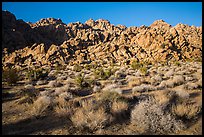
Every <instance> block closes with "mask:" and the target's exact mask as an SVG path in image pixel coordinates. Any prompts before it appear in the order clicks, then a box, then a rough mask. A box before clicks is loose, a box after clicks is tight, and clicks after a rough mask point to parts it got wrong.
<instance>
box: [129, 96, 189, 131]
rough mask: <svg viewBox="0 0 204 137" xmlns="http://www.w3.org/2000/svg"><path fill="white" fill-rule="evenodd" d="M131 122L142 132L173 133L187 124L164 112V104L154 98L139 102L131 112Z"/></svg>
mask: <svg viewBox="0 0 204 137" xmlns="http://www.w3.org/2000/svg"><path fill="white" fill-rule="evenodd" d="M131 124H133V125H135V130H137V131H138V132H139V133H140V134H171V133H174V132H177V131H179V130H182V129H183V128H184V127H185V126H184V125H183V124H182V122H181V121H177V120H176V119H175V118H174V117H173V116H172V115H170V114H169V113H164V111H163V109H162V106H161V105H160V104H158V103H157V102H156V101H155V100H154V99H152V98H149V99H147V100H144V101H141V102H139V104H138V105H136V106H135V108H134V109H133V110H132V112H131Z"/></svg>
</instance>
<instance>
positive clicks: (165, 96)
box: [154, 89, 171, 106]
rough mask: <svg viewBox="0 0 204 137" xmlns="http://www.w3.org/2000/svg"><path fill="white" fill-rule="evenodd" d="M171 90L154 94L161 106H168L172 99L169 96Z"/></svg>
mask: <svg viewBox="0 0 204 137" xmlns="http://www.w3.org/2000/svg"><path fill="white" fill-rule="evenodd" d="M169 92H171V91H169V90H167V89H165V90H162V91H159V93H158V92H157V93H155V94H154V98H155V100H156V101H157V102H158V103H159V104H160V105H163V106H164V105H167V104H168V103H169V101H170V99H171V96H169Z"/></svg>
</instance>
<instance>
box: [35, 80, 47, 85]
mask: <svg viewBox="0 0 204 137" xmlns="http://www.w3.org/2000/svg"><path fill="white" fill-rule="evenodd" d="M44 84H47V81H46V80H38V81H37V82H36V85H44Z"/></svg>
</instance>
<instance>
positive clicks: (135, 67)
mask: <svg viewBox="0 0 204 137" xmlns="http://www.w3.org/2000/svg"><path fill="white" fill-rule="evenodd" d="M142 66H143V65H142V64H141V63H140V62H137V61H136V60H134V61H132V63H131V67H132V69H134V70H138V69H139V68H141V67H142Z"/></svg>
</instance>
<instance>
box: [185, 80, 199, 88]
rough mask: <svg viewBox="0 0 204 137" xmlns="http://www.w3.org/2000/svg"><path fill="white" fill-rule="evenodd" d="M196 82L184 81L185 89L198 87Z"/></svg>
mask: <svg viewBox="0 0 204 137" xmlns="http://www.w3.org/2000/svg"><path fill="white" fill-rule="evenodd" d="M198 86H199V85H198V83H193V82H188V83H186V89H188V90H192V89H196V88H198Z"/></svg>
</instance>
